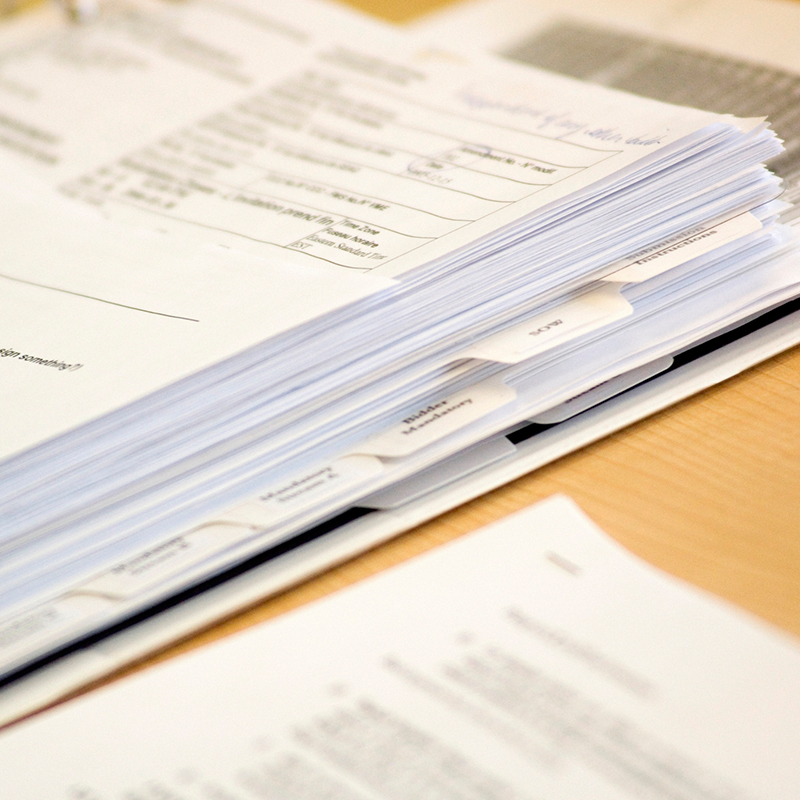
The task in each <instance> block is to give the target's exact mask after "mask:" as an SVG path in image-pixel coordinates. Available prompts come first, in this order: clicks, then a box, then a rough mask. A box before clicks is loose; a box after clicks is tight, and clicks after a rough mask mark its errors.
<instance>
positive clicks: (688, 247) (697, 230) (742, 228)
mask: <svg viewBox="0 0 800 800" xmlns="http://www.w3.org/2000/svg"><path fill="white" fill-rule="evenodd" d="M762 227H763V225H762V222H761V220H760V219H759V218H758V217H757V216H756V215H755V214H752V213H750V212H749V211H748V212H746V213H743V214H738V215H737V216H735V217H731V218H729V219H726V220H723V221H721V222H720V221H715V222H712V223H710V224H708V225H698V226H696V227H694V228H692V229H691V230H688V231H683V232H682V233H680V234H678V235H676V236H673V237H671V238H669V239H665V240H663V241H661V242H658V243H657V244H655V245H653V246H652V247H649V248H647V250H645V251H639V252H638V253H636V254H635V255H633V256H630V257H628V258H624V259H621V260H620V261H618V262H617V263H616V264H615V265H614V271H613V272H612V273H611V274H610V275H606V276H605V278H603V280H604V281H606V282H607V283H641V282H642V281H646V280H649V279H650V278H655V277H656V276H657V275H661V274H662V273H664V272H667V271H668V270H671V269H674V268H675V267H679V266H681V264H686V263H687V262H688V261H691V260H692V259H693V258H698V257H699V256H704V255H706V254H707V253H710V252H711V251H712V250H716V249H717V248H718V247H721V246H722V245H725V244H730V243H731V242H735V241H736V240H737V239H742V238H744V237H745V236H748V235H750V234H751V233H756V232H757V231H760V230H761V229H762Z"/></svg>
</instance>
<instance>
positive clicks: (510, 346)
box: [459, 285, 633, 364]
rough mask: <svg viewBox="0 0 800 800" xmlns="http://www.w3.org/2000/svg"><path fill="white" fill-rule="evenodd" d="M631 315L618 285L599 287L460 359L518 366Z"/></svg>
mask: <svg viewBox="0 0 800 800" xmlns="http://www.w3.org/2000/svg"><path fill="white" fill-rule="evenodd" d="M632 313H633V307H632V306H631V304H630V303H629V302H628V301H627V300H626V299H625V298H624V297H623V296H622V295H621V294H620V288H619V287H618V286H612V285H608V286H598V287H597V288H596V289H592V290H591V291H588V292H586V293H585V294H582V295H580V297H576V298H575V299H574V300H568V301H567V302H566V303H562V304H561V305H559V306H556V307H555V308H552V309H550V310H549V311H545V312H543V313H541V314H537V315H536V316H535V317H533V318H531V319H528V320H526V321H525V322H522V323H520V324H519V325H515V326H514V327H513V328H509V329H508V330H505V331H502V332H501V333H498V334H496V335H495V336H490V337H489V338H488V339H484V340H483V341H482V342H478V343H477V344H475V345H473V346H472V347H470V348H469V350H467V351H465V352H464V353H461V354H460V356H459V357H460V358H479V359H482V360H485V361H497V362H499V363H501V364H517V363H519V362H520V361H525V360H526V359H528V358H532V357H533V356H536V355H539V354H540V353H544V352H545V351H547V350H549V349H550V348H552V347H555V346H556V345H559V344H563V343H564V342H568V341H570V340H571V339H575V338H577V337H578V336H581V335H583V334H585V333H590V332H591V331H593V330H597V329H598V328H602V327H603V326H604V325H609V324H610V323H612V322H616V321H617V320H620V319H623V318H624V317H627V316H629V315H630V314H632Z"/></svg>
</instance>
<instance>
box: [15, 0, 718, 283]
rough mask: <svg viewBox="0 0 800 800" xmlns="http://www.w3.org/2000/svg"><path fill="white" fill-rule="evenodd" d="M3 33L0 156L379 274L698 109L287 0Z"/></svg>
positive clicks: (244, 240)
mask: <svg viewBox="0 0 800 800" xmlns="http://www.w3.org/2000/svg"><path fill="white" fill-rule="evenodd" d="M19 38H20V37H19V36H16V37H13V47H12V46H11V45H7V47H6V52H5V53H4V54H3V58H2V64H0V152H5V153H6V154H8V155H13V156H17V157H18V158H19V159H20V160H21V162H22V163H24V164H26V165H28V167H29V168H30V169H32V170H34V171H36V172H37V173H39V174H40V175H42V176H44V177H45V178H46V179H47V180H48V181H50V182H51V183H52V185H54V186H57V187H58V188H59V189H60V190H61V191H62V192H64V193H66V194H68V195H69V196H72V197H76V198H79V199H82V200H84V201H86V202H88V203H92V204H95V205H98V206H100V207H102V208H103V209H104V210H106V211H107V212H108V213H112V214H116V215H117V216H120V215H121V216H123V217H124V218H125V219H130V218H133V219H137V220H139V221H140V222H142V221H143V220H144V221H145V222H146V224H149V225H151V226H156V227H159V228H168V229H171V230H174V229H176V228H177V229H178V230H184V231H186V232H189V233H190V234H191V235H193V236H200V237H202V238H203V239H204V240H207V241H212V242H215V243H222V244H227V245H229V246H234V247H238V248H244V249H248V250H251V251H253V252H257V253H260V254H264V255H267V256H275V255H281V256H282V257H283V258H288V259H290V260H291V261H292V262H295V263H316V264H318V265H334V266H335V267H337V268H339V269H342V268H344V269H346V270H360V271H371V270H380V271H381V272H383V273H384V274H387V275H399V274H403V273H405V272H407V271H409V270H410V269H413V268H414V267H416V266H419V265H420V264H423V263H426V262H428V261H430V260H432V259H434V258H437V257H442V256H445V255H447V254H448V253H450V252H452V251H454V250H455V249H457V248H459V247H463V246H464V245H467V244H468V243H470V242H472V241H474V240H475V239H476V238H478V237H480V236H485V235H488V234H490V233H492V232H494V231H496V230H498V229H500V228H501V227H502V226H504V225H506V224H509V223H512V222H514V221H515V220H517V219H519V218H521V217H522V216H523V215H524V214H527V213H529V212H530V211H532V210H534V209H537V208H541V207H542V206H544V205H546V204H547V203H550V202H552V201H553V200H556V199H558V198H560V197H563V196H564V195H565V194H567V193H569V192H572V191H576V190H579V189H581V188H583V187H585V186H588V185H589V184H590V183H592V182H593V181H595V180H597V179H599V178H602V177H605V176H607V175H609V174H611V173H613V172H615V171H617V170H622V169H624V168H625V167H627V166H629V165H631V164H632V163H633V162H634V161H636V160H637V159H639V158H641V157H642V156H643V155H647V154H648V153H650V152H654V151H656V150H658V149H660V148H662V147H665V146H667V145H668V144H669V143H670V142H674V141H676V140H677V139H679V138H680V137H681V136H683V135H686V134H687V133H690V132H691V131H693V130H695V129H696V128H697V127H699V126H700V124H702V122H703V121H704V115H703V114H702V113H700V112H690V111H681V112H679V113H676V112H675V111H674V110H671V109H665V108H664V107H661V106H653V107H652V108H647V109H646V110H645V107H643V105H642V102H641V101H638V102H636V101H634V99H633V98H629V99H628V100H627V101H626V100H624V99H623V98H622V97H615V98H608V97H606V98H605V99H602V100H598V99H597V98H595V97H592V96H591V95H590V92H587V91H585V90H584V88H583V87H580V86H578V85H577V84H574V83H573V82H569V81H563V80H560V79H558V78H551V79H546V78H542V77H541V76H540V77H539V78H535V79H534V78H533V77H532V75H531V73H530V72H529V71H528V70H520V69H518V68H516V67H513V66H511V65H507V64H503V63H501V62H499V61H497V60H496V59H490V58H488V57H486V56H482V55H481V54H480V53H474V54H470V55H465V54H463V53H460V52H457V51H456V52H450V51H447V50H444V49H442V50H435V49H432V48H430V47H428V46H427V45H425V44H423V42H421V41H416V40H414V39H412V38H410V37H404V36H403V35H402V34H400V33H399V32H397V31H396V30H395V29H393V28H391V27H390V26H388V25H383V24H380V23H378V22H377V21H372V20H368V19H366V18H362V17H360V16H358V15H356V14H355V13H352V12H347V10H345V9H342V8H339V7H336V6H325V5H324V4H321V3H307V2H300V0H298V2H292V3H288V2H274V3H270V4H269V7H266V6H264V4H263V3H260V2H256V0H229V1H226V0H192V2H191V3H189V4H187V5H180V6H175V7H170V6H169V4H164V3H152V4H150V3H147V2H136V3H135V4H129V3H125V2H122V3H111V4H109V5H108V7H107V10H106V12H105V14H104V16H103V17H102V18H101V19H100V20H99V21H98V22H97V23H95V24H93V25H91V26H85V27H84V28H80V29H76V28H74V27H73V28H65V27H64V26H61V27H58V28H53V29H52V30H51V28H50V27H48V26H47V25H44V26H42V30H41V31H40V32H39V33H38V34H37V37H33V36H31V37H30V38H29V41H27V43H26V44H25V45H24V46H23V45H21V44H20V43H19V42H18V39H19ZM0 44H2V43H1V42H0ZM646 105H647V104H645V106H646ZM643 112H644V113H643ZM709 119H710V118H706V119H705V121H706V122H708V121H709ZM187 226H188V228H187Z"/></svg>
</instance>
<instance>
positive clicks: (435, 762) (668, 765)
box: [0, 497, 800, 800]
mask: <svg viewBox="0 0 800 800" xmlns="http://www.w3.org/2000/svg"><path fill="white" fill-rule="evenodd" d="M799 690H800V649H799V648H798V646H797V644H796V643H795V642H794V641H791V640H789V639H788V638H787V637H785V636H784V635H782V634H779V633H777V632H776V631H773V630H771V629H769V628H767V627H766V626H765V625H762V624H760V623H758V622H757V621H755V620H754V619H752V618H750V617H748V616H746V615H744V614H741V613H739V612H737V611H735V610H734V609H733V608H731V607H730V606H728V605H727V604H724V603H722V602H720V601H718V600H715V599H713V598H711V597H709V596H706V595H704V594H702V593H700V592H698V591H697V590H694V589H692V588H690V587H688V586H686V585H684V584H682V583H681V582H679V581H677V580H675V579H673V578H670V577H668V576H666V575H664V574H662V573H660V572H659V571H657V570H655V569H654V568H652V567H650V566H649V565H647V564H645V563H643V562H641V561H639V560H638V559H637V558H635V557H634V556H632V555H631V554H629V553H628V552H627V551H625V550H624V549H622V548H621V547H620V546H619V545H618V544H616V543H615V542H614V541H613V540H611V539H609V538H608V537H606V536H605V535H604V534H603V533H602V532H601V531H600V530H599V529H598V528H597V527H596V526H594V525H593V524H592V523H591V522H590V521H589V520H588V519H587V518H586V517H585V516H584V515H583V514H582V513H581V512H580V510H579V509H578V508H577V507H576V506H575V505H574V504H573V503H572V502H571V501H570V500H568V499H567V498H564V497H556V498H551V499H550V500H547V501H544V502H543V503H540V504H539V505H537V506H534V507H532V508H530V509H527V510H526V511H523V512H521V513H519V514H516V515H514V516H511V517H508V518H506V519H505V520H502V521H500V522H498V523H495V524H493V525H491V526H489V527H488V528H487V529H485V530H483V531H480V532H478V533H475V534H472V535H470V536H467V537H465V538H463V539H461V540H459V541H457V542H455V543H452V544H450V545H447V546H444V547H442V548H439V549H437V550H435V551H434V552H432V553H429V554H427V555H425V556H422V557H420V558H417V559H415V560H412V561H410V562H407V563H406V564H404V565H402V566H400V567H397V568H394V569H392V570H390V571H388V572H386V573H383V574H381V575H378V576H376V577H374V578H371V579H369V580H366V581H364V582H363V583H361V584H358V585H356V586H355V587H352V588H350V589H347V590H344V591H342V592H339V593H338V594H336V595H334V596H332V597H329V598H326V599H324V600H322V601H320V602H317V603H315V604H312V605H310V606H307V607H305V608H303V609H300V610H299V611H295V612H294V613H291V614H288V615H286V616H284V617H281V618H279V619H278V620H276V621H274V622H271V623H269V624H266V625H262V626H259V627H257V628H253V629H250V630H248V631H246V632H244V633H241V634H238V635H236V636H233V637H231V638H229V639H226V640H223V641H221V642H218V643H216V644H215V645H212V646H210V647H207V648H205V649H203V650H200V651H195V652H194V653H191V654H189V655H188V656H184V657H182V658H179V659H176V660H174V661H171V662H167V663H165V664H162V665H160V666H158V667H155V668H152V669H150V670H148V671H146V672H144V673H139V674H138V675H135V676H133V677H131V678H128V679H125V680H123V681H121V682H119V683H116V684H113V685H112V686H110V687H107V688H105V689H103V690H99V691H96V692H94V693H92V694H89V695H87V696H85V697H83V698H80V699H78V700H76V701H72V702H70V703H67V704H66V705H64V706H61V707H60V708H56V709H54V710H53V711H51V712H46V713H44V714H42V715H41V716H40V717H36V718H33V719H32V720H29V721H27V722H23V723H21V724H19V725H18V726H17V727H15V728H11V729H9V730H8V731H7V732H6V733H5V734H3V735H0V764H1V765H2V769H0V794H2V796H3V797H8V798H12V797H13V798H14V800H42V799H43V798H47V799H48V800H123V798H124V799H125V800H134V798H135V800H164V799H166V798H169V800H208V798H225V800H257V799H258V798H270V800H272V799H274V800H301V798H302V799H303V800H323V798H325V799H326V800H330V798H336V800H380V799H381V798H391V800H419V798H430V800H438V799H439V798H448V799H449V800H484V799H485V798H492V800H541V798H551V799H553V800H575V798H592V800H623V798H643V797H645V798H649V799H651V800H676V799H678V798H679V799H680V800H755V799H756V798H765V799H766V798H769V800H790V799H791V800H794V798H796V797H797V796H798V793H800V774H799V773H798V771H797V762H796V756H797V753H798V752H800V691H799Z"/></svg>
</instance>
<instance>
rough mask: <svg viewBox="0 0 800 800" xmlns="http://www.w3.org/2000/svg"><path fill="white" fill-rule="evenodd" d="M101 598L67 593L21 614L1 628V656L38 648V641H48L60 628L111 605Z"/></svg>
mask: <svg viewBox="0 0 800 800" xmlns="http://www.w3.org/2000/svg"><path fill="white" fill-rule="evenodd" d="M108 603H109V601H108V600H105V599H103V598H100V597H70V596H65V597H63V598H60V599H58V600H55V601H53V602H51V603H46V604H44V605H41V606H38V607H37V608H34V609H32V610H31V611H27V612H25V613H24V614H20V615H18V616H16V617H14V618H13V619H11V620H9V621H8V622H6V623H5V624H4V625H3V626H2V627H0V658H3V659H8V660H10V659H12V658H13V657H14V653H15V652H16V651H17V650H20V649H21V650H22V651H23V652H24V651H27V650H29V649H31V648H32V647H35V642H36V641H37V640H41V641H47V640H48V639H50V638H52V637H54V636H57V635H58V631H59V630H62V629H64V628H68V627H69V626H70V625H72V624H74V623H76V622H79V621H80V620H82V619H86V618H88V617H91V616H93V615H94V614H96V613H97V612H98V611H103V610H104V609H106V608H107V607H108Z"/></svg>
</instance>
